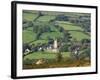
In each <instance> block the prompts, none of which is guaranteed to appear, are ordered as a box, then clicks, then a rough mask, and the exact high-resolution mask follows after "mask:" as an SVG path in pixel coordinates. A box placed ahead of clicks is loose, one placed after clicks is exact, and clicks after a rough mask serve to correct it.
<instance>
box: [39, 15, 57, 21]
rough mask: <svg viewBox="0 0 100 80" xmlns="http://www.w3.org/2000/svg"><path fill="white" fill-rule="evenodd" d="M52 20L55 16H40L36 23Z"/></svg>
mask: <svg viewBox="0 0 100 80" xmlns="http://www.w3.org/2000/svg"><path fill="white" fill-rule="evenodd" d="M52 19H55V16H48V15H45V16H41V17H39V18H38V21H47V22H49V21H50V20H52Z"/></svg>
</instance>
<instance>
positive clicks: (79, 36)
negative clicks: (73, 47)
mask: <svg viewBox="0 0 100 80" xmlns="http://www.w3.org/2000/svg"><path fill="white" fill-rule="evenodd" d="M69 33H70V34H71V36H72V38H73V39H76V40H77V41H81V40H82V39H90V36H89V35H87V34H85V33H84V32H79V31H69Z"/></svg>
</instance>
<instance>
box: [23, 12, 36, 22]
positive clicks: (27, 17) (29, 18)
mask: <svg viewBox="0 0 100 80" xmlns="http://www.w3.org/2000/svg"><path fill="white" fill-rule="evenodd" d="M37 16H38V15H37V14H33V13H23V20H27V21H33V20H34V19H35V18H36V17H37Z"/></svg>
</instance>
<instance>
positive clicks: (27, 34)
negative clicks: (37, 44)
mask: <svg viewBox="0 0 100 80" xmlns="http://www.w3.org/2000/svg"><path fill="white" fill-rule="evenodd" d="M22 34H23V42H24V43H27V42H30V41H33V40H35V37H36V34H35V33H34V32H33V31H32V27H29V28H27V29H26V30H23V32H22Z"/></svg>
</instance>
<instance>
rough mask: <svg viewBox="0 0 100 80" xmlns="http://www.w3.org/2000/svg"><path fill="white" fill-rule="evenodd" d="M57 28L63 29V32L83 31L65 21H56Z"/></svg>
mask: <svg viewBox="0 0 100 80" xmlns="http://www.w3.org/2000/svg"><path fill="white" fill-rule="evenodd" d="M57 23H58V24H59V26H61V27H63V28H64V29H65V30H80V31H83V29H82V28H81V27H79V26H76V25H75V24H72V23H70V22H67V21H57Z"/></svg>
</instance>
